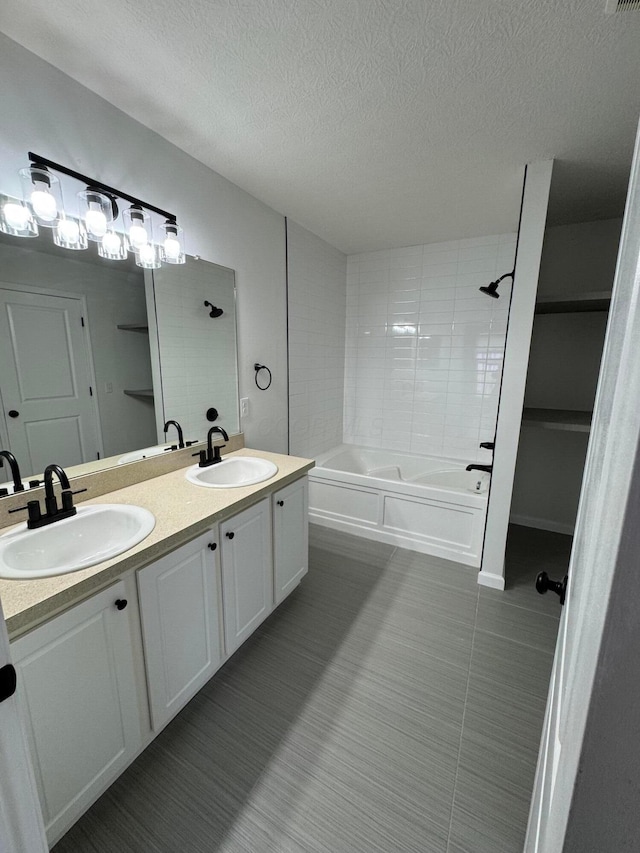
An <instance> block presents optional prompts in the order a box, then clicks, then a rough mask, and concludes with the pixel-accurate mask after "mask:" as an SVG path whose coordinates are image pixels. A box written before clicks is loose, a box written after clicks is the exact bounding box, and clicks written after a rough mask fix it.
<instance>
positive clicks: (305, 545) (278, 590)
mask: <svg viewBox="0 0 640 853" xmlns="http://www.w3.org/2000/svg"><path fill="white" fill-rule="evenodd" d="M273 562H274V579H275V585H274V597H275V603H276V604H280V602H281V601H282V600H283V599H284V598H286V597H287V595H289V593H290V592H291V591H292V590H293V589H295V588H296V586H297V585H298V584H299V583H300V581H301V580H302V578H303V577H304V576H305V575H306V573H307V571H308V568H309V486H308V483H307V478H306V477H303V478H302V479H300V480H297V481H296V482H295V483H291V484H290V485H289V486H286V487H285V488H284V489H280V491H279V492H276V493H275V494H274V495H273Z"/></svg>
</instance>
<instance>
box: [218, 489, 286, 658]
mask: <svg viewBox="0 0 640 853" xmlns="http://www.w3.org/2000/svg"><path fill="white" fill-rule="evenodd" d="M220 560H221V565H222V600H223V613H224V638H225V648H226V653H227V655H230V654H232V653H233V652H234V651H235V650H236V649H237V648H238V647H239V646H240V645H242V643H243V642H244V641H245V640H246V639H247V637H249V636H250V635H251V634H252V633H253V632H254V631H255V629H256V628H257V627H258V625H259V624H260V623H261V622H262V621H263V620H264V619H266V617H267V616H268V615H269V613H271V611H272V609H273V562H272V553H271V511H270V498H264V500H261V501H260V502H259V503H257V504H254V506H251V507H249V508H248V509H245V510H244V511H243V512H240V513H238V514H237V515H234V516H233V518H229V519H227V521H224V522H223V523H222V524H221V525H220Z"/></svg>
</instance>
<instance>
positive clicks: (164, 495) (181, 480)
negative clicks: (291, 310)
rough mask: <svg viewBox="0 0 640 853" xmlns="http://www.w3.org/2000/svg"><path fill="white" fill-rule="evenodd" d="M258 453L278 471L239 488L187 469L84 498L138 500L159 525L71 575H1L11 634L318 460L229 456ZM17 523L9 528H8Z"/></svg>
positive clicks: (201, 529) (116, 501)
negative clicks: (212, 484)
mask: <svg viewBox="0 0 640 853" xmlns="http://www.w3.org/2000/svg"><path fill="white" fill-rule="evenodd" d="M233 456H257V457H259V458H261V459H268V460H270V461H272V462H274V463H275V464H276V465H277V466H278V473H277V474H276V475H275V476H274V477H272V478H271V479H269V480H266V481H264V482H263V483H257V484H256V485H254V486H241V487H239V488H233V489H209V488H203V487H202V486H196V485H193V484H192V483H189V482H188V481H187V480H186V478H185V476H184V472H185V469H184V468H181V469H179V470H178V471H172V472H171V473H169V474H163V475H162V476H160V477H154V478H153V479H151V480H145V481H143V482H141V483H136V484H135V485H133V486H127V487H126V488H124V489H119V490H118V491H115V492H109V493H108V494H103V495H100V497H96V498H93V499H90V500H88V501H85V502H83V505H89V504H106V503H110V504H135V505H137V506H142V507H145V508H146V509H149V510H151V512H152V513H153V514H154V515H155V517H156V526H155V527H154V529H153V530H152V531H151V533H150V534H149V535H148V536H147V537H146V539H143V540H142V542H140V543H139V544H138V545H135V546H134V547H133V548H131V549H130V550H128V551H126V552H125V553H124V554H120V555H119V556H118V557H113V558H112V559H111V560H106V561H105V562H103V563H98V564H97V565H95V566H91V567H89V568H88V569H81V570H80V571H78V572H72V573H70V574H66V575H57V576H56V577H52V578H43V579H40V580H26V581H15V580H2V579H0V600H1V601H2V608H3V610H4V615H5V619H6V622H7V629H8V631H9V636H10V637H15V636H18V635H19V634H22V633H23V632H24V631H26V630H28V629H30V628H32V627H34V626H35V625H37V624H39V623H41V622H44V621H46V620H47V619H49V618H50V617H51V616H53V615H55V614H56V613H58V612H60V611H62V610H65V609H66V608H68V607H69V606H71V605H72V604H75V603H77V602H78V601H81V600H82V599H84V598H87V597H88V596H89V595H91V594H93V593H94V592H97V591H98V590H99V589H102V588H104V587H105V586H108V585H109V584H110V583H112V582H113V581H114V580H116V579H117V578H118V577H120V576H121V575H123V574H124V573H126V572H128V571H130V570H133V569H138V568H141V567H142V566H144V565H146V564H147V563H150V562H152V561H153V560H156V559H157V558H158V557H160V556H162V555H163V554H165V553H167V552H168V551H171V550H173V549H174V548H177V547H178V546H179V545H182V544H184V543H185V542H188V541H189V540H190V539H193V538H194V537H196V536H198V535H199V534H200V533H204V532H205V531H206V530H207V529H208V528H209V527H211V525H212V524H215V523H216V522H218V521H223V520H224V519H226V518H229V517H230V516H232V515H235V514H236V513H238V512H241V511H242V510H243V509H245V508H246V507H248V506H250V505H251V504H253V503H255V502H256V501H257V500H260V499H261V498H262V497H264V496H266V495H267V494H269V493H270V492H272V491H273V490H274V488H281V487H282V486H285V485H287V484H288V483H290V482H292V481H293V480H296V479H298V477H300V476H302V475H303V474H304V473H305V472H307V471H308V470H309V469H310V468H313V466H314V464H315V463H314V462H313V460H311V459H302V458H300V457H296V456H285V455H283V454H279V453H268V452H266V451H261V450H250V449H247V448H245V449H243V450H237V451H235V452H234V453H229V454H226V455H225V456H224V458H225V459H228V458H231V457H233ZM11 529H13V528H7V529H6V531H3V533H4V532H8V531H9V530H11Z"/></svg>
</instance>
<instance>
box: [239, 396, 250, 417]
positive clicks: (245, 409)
mask: <svg viewBox="0 0 640 853" xmlns="http://www.w3.org/2000/svg"><path fill="white" fill-rule="evenodd" d="M248 416H249V398H248V397H241V398H240V417H241V418H246V417H248Z"/></svg>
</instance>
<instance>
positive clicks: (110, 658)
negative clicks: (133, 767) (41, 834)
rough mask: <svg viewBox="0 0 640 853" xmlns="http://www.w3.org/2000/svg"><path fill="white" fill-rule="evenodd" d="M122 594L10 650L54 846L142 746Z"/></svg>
mask: <svg viewBox="0 0 640 853" xmlns="http://www.w3.org/2000/svg"><path fill="white" fill-rule="evenodd" d="M124 594H125V586H124V583H122V582H120V583H117V584H115V585H114V586H111V587H109V588H108V589H106V590H103V591H102V592H100V593H98V594H97V595H94V596H93V597H92V598H90V599H88V600H87V601H84V602H82V604H78V605H76V606H75V607H73V608H71V609H70V610H68V611H67V612H66V613H63V614H62V615H61V616H57V617H56V618H54V619H52V620H51V621H50V622H47V623H46V624H45V625H42V626H41V627H40V628H37V629H35V630H34V631H32V632H31V633H30V634H27V635H26V636H24V637H21V638H20V639H18V640H16V641H15V642H14V643H12V645H11V653H12V656H13V660H14V663H15V666H16V669H17V671H18V699H19V702H20V706H21V713H22V716H23V719H24V722H25V726H26V729H27V735H28V738H29V742H30V748H31V753H32V759H33V765H34V769H35V773H36V782H37V785H38V793H39V796H40V801H41V805H42V811H43V814H44V820H45V825H46V829H47V836H48V838H49V841H52V840H53V841H55V840H56V839H57V838H59V837H60V835H61V834H62V833H63V832H65V831H66V830H67V829H68V828H69V826H71V824H72V823H73V822H74V821H75V820H76V819H77V818H78V817H79V816H80V815H81V814H82V812H83V811H84V810H85V809H86V808H87V807H88V806H89V805H90V804H91V802H92V801H93V800H94V799H95V798H96V796H98V795H99V794H100V793H101V792H102V791H103V790H104V789H105V788H106V787H107V786H108V785H109V784H110V783H111V782H112V781H113V780H114V779H115V777H116V776H117V775H118V774H119V772H120V771H121V770H122V769H124V767H125V766H126V765H127V764H128V762H129V761H130V759H131V758H132V757H133V755H134V754H135V753H136V751H137V750H138V749H139V747H140V744H141V734H140V718H139V709H138V703H137V695H136V686H135V679H134V668H133V653H132V646H131V634H130V628H129V614H130V612H131V608H126V606H125V607H123V602H125V598H124ZM116 602H118V603H119V607H120V609H118V606H116Z"/></svg>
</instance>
